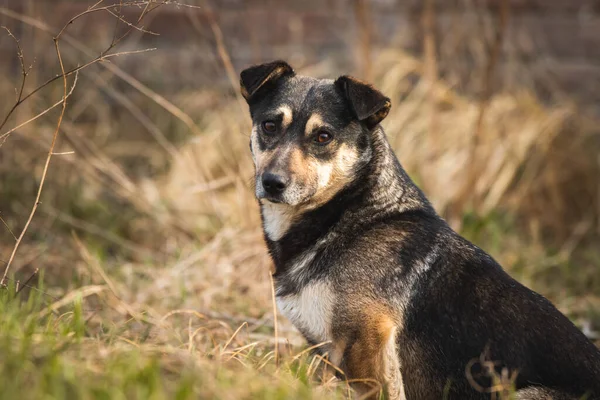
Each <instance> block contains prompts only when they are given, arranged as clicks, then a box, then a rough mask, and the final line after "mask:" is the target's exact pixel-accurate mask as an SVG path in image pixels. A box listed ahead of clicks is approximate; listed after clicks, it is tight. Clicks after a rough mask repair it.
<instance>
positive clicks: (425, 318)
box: [398, 219, 600, 399]
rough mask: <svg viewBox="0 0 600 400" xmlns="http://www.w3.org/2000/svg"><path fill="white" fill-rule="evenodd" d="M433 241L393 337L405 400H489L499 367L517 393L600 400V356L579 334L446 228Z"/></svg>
mask: <svg viewBox="0 0 600 400" xmlns="http://www.w3.org/2000/svg"><path fill="white" fill-rule="evenodd" d="M424 221H430V220H428V219H424ZM425 223H427V222H425ZM434 224H435V223H434ZM424 230H425V232H427V233H428V232H430V231H431V229H424ZM427 233H426V234H427ZM438 235H439V236H438V237H439V239H438V240H437V241H436V242H434V244H432V251H433V253H435V255H433V256H431V257H430V258H431V263H430V265H429V266H428V270H427V271H426V272H425V273H424V274H423V275H422V277H421V278H420V279H419V280H417V282H416V283H415V286H414V287H413V291H412V293H413V294H412V297H411V300H410V302H409V303H408V306H407V309H406V311H405V314H404V322H403V326H404V329H403V331H402V335H400V336H399V338H398V350H399V353H400V354H402V356H401V357H402V359H403V365H405V366H406V368H405V369H403V378H404V382H405V385H406V388H407V396H408V398H441V396H442V394H443V390H446V391H447V392H446V393H447V394H448V395H449V397H447V398H461V399H464V398H489V394H488V393H487V392H489V391H490V390H491V389H492V388H493V387H494V386H495V385H498V382H494V381H493V380H492V377H493V376H495V377H496V378H501V377H502V370H503V369H506V371H507V372H508V375H507V377H508V378H509V379H507V381H509V380H514V384H515V387H516V388H517V389H518V388H526V387H529V386H531V385H539V386H542V387H547V388H555V389H560V390H561V392H562V393H563V396H564V398H569V397H568V396H569V395H572V396H582V395H584V394H585V393H586V392H587V391H593V396H594V397H592V398H599V397H600V352H599V351H598V349H597V348H596V347H595V346H594V345H593V344H592V343H591V342H590V341H589V340H588V339H587V338H586V337H585V336H584V335H583V333H582V332H581V331H579V329H577V328H576V327H575V326H574V325H573V324H572V323H571V321H570V320H569V319H567V318H566V317H565V316H564V315H562V314H561V313H560V312H558V311H557V310H556V308H555V307H554V306H553V305H552V304H551V303H550V302H549V301H548V300H547V299H545V298H544V297H542V296H540V295H539V294H537V293H535V292H533V291H531V290H529V289H528V288H526V287H524V286H523V285H521V284H520V283H518V282H516V281H515V280H514V279H512V278H511V277H509V276H508V275H507V274H506V273H505V272H504V271H503V270H502V268H501V267H500V266H499V265H498V264H497V263H496V262H495V261H494V260H493V259H492V258H491V257H489V256H488V255H487V254H486V253H484V252H483V251H482V250H480V249H478V248H476V247H475V246H473V245H472V244H470V243H468V242H466V241H465V240H464V239H462V238H461V237H459V236H457V235H456V234H455V233H454V232H452V231H451V230H450V229H449V228H448V227H447V226H445V224H443V223H442V227H441V228H440V233H439V234H438ZM415 236H417V237H418V236H419V234H416V235H415ZM422 239H425V238H421V240H422ZM415 240H417V238H415ZM402 251H410V249H409V248H403V249H402ZM428 254H432V253H431V252H430V253H428ZM424 360H427V362H423V361H424ZM492 365H493V368H492V369H491V370H490V369H489V368H490V367H491V366H492ZM511 374H515V375H516V376H515V375H512V376H511ZM510 378H513V379H510ZM428 382H429V383H428ZM413 383H414V385H413ZM506 383H510V382H506ZM496 387H498V386H496ZM507 387H508V385H507ZM413 388H414V390H411V389H413ZM442 388H443V390H442ZM473 388H475V389H479V391H477V390H473ZM523 393H525V392H523ZM534 398H539V397H534ZM552 398H555V399H556V398H557V397H556V395H554V396H553V397H552Z"/></svg>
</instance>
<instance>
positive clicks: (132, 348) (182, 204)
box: [0, 2, 600, 399]
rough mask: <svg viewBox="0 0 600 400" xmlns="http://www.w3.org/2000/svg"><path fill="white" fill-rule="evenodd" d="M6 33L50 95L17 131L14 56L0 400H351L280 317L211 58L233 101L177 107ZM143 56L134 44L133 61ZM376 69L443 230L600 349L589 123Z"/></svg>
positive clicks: (413, 69) (112, 69)
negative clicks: (486, 256) (474, 248)
mask: <svg viewBox="0 0 600 400" xmlns="http://www.w3.org/2000/svg"><path fill="white" fill-rule="evenodd" d="M141 3H144V4H146V2H141ZM151 3H152V2H151ZM154 3H155V2H154ZM90 5H91V4H90ZM101 6H102V4H100V5H99V6H98V7H101ZM138 6H139V5H138ZM151 6H154V5H153V4H151ZM138 8H139V9H140V10H139V12H143V10H144V8H143V7H138ZM0 14H2V15H3V16H4V17H6V18H7V20H10V21H12V22H13V25H12V26H13V27H14V26H15V25H14V24H17V26H24V27H26V29H23V30H22V31H21V32H24V35H26V36H27V37H19V38H18V39H19V40H21V42H20V45H21V48H22V49H23V54H24V57H25V62H24V65H25V70H27V68H28V66H29V65H31V63H32V62H33V59H34V58H36V60H37V61H36V63H35V64H34V66H33V68H32V70H31V71H30V72H29V73H28V75H27V79H26V81H25V84H24V85H23V87H24V93H25V94H28V93H31V92H32V91H34V90H35V89H36V88H37V87H39V86H40V85H43V83H44V82H45V81H46V79H48V78H52V77H53V76H55V75H54V74H56V73H59V75H58V76H59V78H58V79H57V80H56V81H54V82H52V83H50V84H49V85H46V86H44V87H43V89H42V90H40V91H39V92H36V93H35V95H34V96H32V97H29V98H27V100H26V101H23V102H18V103H17V104H18V107H16V108H15V109H14V112H12V111H11V110H12V107H13V97H12V96H13V94H14V88H15V87H16V88H17V96H18V92H19V88H20V87H21V86H20V85H21V77H20V75H19V72H18V71H19V70H20V67H19V64H18V58H17V51H16V50H15V59H14V60H13V61H14V62H13V61H11V62H10V63H9V62H8V61H6V62H4V61H2V62H0V72H1V73H2V75H1V76H2V79H0V92H1V93H4V94H5V96H6V97H5V98H6V99H8V100H7V101H5V102H2V103H1V104H0V116H4V115H8V116H9V117H8V118H7V120H6V121H5V123H4V124H2V125H0V217H1V218H2V220H1V222H2V224H1V225H0V264H4V266H5V268H7V266H10V268H9V269H8V275H7V279H6V280H5V286H4V287H2V288H0V399H17V398H18V399H121V398H122V399H167V398H168V399H188V398H190V399H191V398H206V399H210V398H215V399H244V398H261V399H263V398H264V399H308V398H348V397H349V395H350V392H349V389H348V387H347V386H346V385H345V384H344V383H340V382H322V381H320V379H319V369H320V367H321V366H322V364H323V361H322V360H321V359H319V358H318V357H313V356H312V355H310V353H309V351H307V350H308V349H307V347H306V344H305V343H304V341H303V340H302V338H301V337H300V335H299V334H298V332H297V331H295V330H294V329H293V327H292V326H291V325H290V323H289V322H288V321H286V320H285V319H284V318H283V317H281V316H277V314H276V313H274V309H273V299H272V291H271V290H272V287H271V281H270V267H271V262H270V259H269V258H268V255H267V253H266V248H265V246H264V243H263V239H262V232H261V227H260V220H259V215H258V207H257V205H256V203H255V200H254V198H253V194H252V189H251V181H252V177H253V167H252V161H251V158H250V154H249V149H248V140H249V131H250V129H249V118H248V116H247V109H246V107H245V104H244V103H243V102H242V101H241V99H240V97H239V95H238V94H237V92H236V91H237V87H236V85H237V82H236V79H237V78H236V74H237V73H238V72H239V71H235V70H234V69H233V67H232V66H231V62H230V60H229V58H228V54H227V49H226V48H225V47H224V46H223V43H221V42H219V36H218V35H216V36H215V41H216V42H215V43H216V44H215V46H216V49H217V52H218V53H219V54H220V58H219V60H220V61H219V65H218V66H217V67H218V68H219V69H220V70H222V74H223V76H229V78H230V80H232V81H233V82H232V84H231V85H230V86H227V85H226V86H225V87H207V88H203V89H201V90H197V89H188V90H186V89H183V90H177V91H176V92H170V91H169V90H168V89H164V88H163V86H162V85H161V76H156V78H155V81H145V82H140V81H139V80H137V79H136V76H135V74H133V72H131V71H128V70H127V65H128V64H126V63H125V62H121V59H124V58H126V57H137V58H141V59H142V60H144V62H147V63H148V65H149V68H155V67H153V66H152V65H155V64H156V65H166V64H167V62H166V61H165V60H168V55H165V54H163V53H161V50H160V49H158V51H157V52H150V53H140V54H129V55H123V56H119V57H115V58H113V59H111V62H107V61H106V60H97V57H98V56H99V54H110V53H111V52H112V53H116V52H120V51H125V50H122V49H121V47H120V46H121V45H122V44H121V43H120V44H119V45H117V46H114V47H111V49H110V51H109V52H108V53H101V52H98V50H97V49H96V47H97V46H96V47H94V46H91V45H89V44H87V43H86V42H85V41H83V39H81V38H80V37H79V36H78V35H77V34H74V33H71V31H70V29H76V28H71V27H68V29H67V30H65V31H64V34H62V36H60V38H59V40H57V42H58V43H59V46H60V49H61V50H60V51H61V55H62V58H63V63H64V68H65V71H69V69H71V68H75V67H77V65H80V66H81V65H85V64H86V62H90V61H93V60H97V61H98V62H94V63H93V64H91V65H89V66H88V67H85V68H84V69H82V70H81V71H80V72H79V74H77V78H75V77H76V74H74V73H73V74H70V75H68V76H65V77H64V79H63V78H62V76H61V75H60V71H61V69H60V64H59V62H58V59H57V54H56V52H55V48H54V42H53V41H52V37H56V35H57V34H58V32H60V26H53V25H51V24H50V23H49V22H46V21H44V20H43V19H40V18H37V17H32V16H28V15H24V14H18V13H12V14H11V11H10V10H7V9H0ZM85 17H86V18H94V17H95V16H94V15H93V14H90V15H86V16H85ZM82 19H83V18H82ZM78 23H80V24H81V23H83V22H82V21H79V20H76V21H75V24H74V25H77V24H78ZM144 34H147V33H145V32H143V31H140V30H135V29H133V30H132V32H131V34H130V36H131V38H129V37H128V38H127V40H128V41H126V42H123V43H127V46H126V49H127V51H131V49H132V48H135V49H137V48H139V47H135V44H136V43H137V42H136V40H138V39H139V37H138V36H139V35H144ZM109 39H110V38H109ZM2 40H3V41H4V40H6V42H5V43H13V44H14V41H12V39H11V38H10V36H8V35H6V36H5V37H3V38H2ZM131 41H132V42H131ZM109 42H110V40H109ZM15 49H16V47H15ZM36 51H37V52H36ZM161 57H162V58H161ZM372 57H373V62H372V76H373V79H374V81H375V83H376V85H377V87H379V88H380V89H381V90H382V91H383V92H384V93H386V94H388V95H389V96H390V97H391V98H392V104H393V107H392V111H391V113H390V115H389V117H388V118H387V119H386V120H385V121H384V123H383V126H384V129H385V130H386V132H387V134H388V137H389V140H390V142H391V143H392V145H393V147H394V149H395V150H396V152H397V154H398V156H399V158H400V160H401V162H402V163H403V165H404V167H405V168H406V169H407V171H408V172H409V174H410V175H411V176H412V177H413V178H414V179H415V181H416V182H417V183H418V184H419V185H420V186H421V187H422V188H423V189H424V190H425V192H426V194H427V195H428V196H429V197H430V199H431V200H432V202H433V203H434V205H435V206H436V208H437V209H438V211H439V212H440V213H441V214H442V215H443V216H444V217H445V218H446V219H447V220H448V221H449V222H450V223H451V225H452V226H453V227H454V228H455V229H457V230H458V231H459V232H461V233H462V234H463V235H465V236H466V237H467V238H468V239H470V240H472V241H473V242H474V243H476V244H477V245H479V246H480V247H482V248H483V249H485V250H486V251H488V252H490V253H491V254H492V255H493V256H494V257H495V258H496V259H497V260H498V261H499V262H501V264H502V265H503V266H504V267H505V268H506V269H507V270H508V271H509V272H510V273H511V275H513V276H514V277H515V278H517V279H518V280H520V281H521V282H523V283H524V284H526V285H528V286H529V287H531V288H533V289H534V290H536V291H538V292H540V293H541V294H543V295H545V296H546V297H548V298H549V299H550V300H552V301H553V302H554V304H556V305H557V307H558V308H559V309H560V310H561V311H562V312H564V313H566V314H567V315H568V316H569V317H570V318H572V320H573V321H574V322H575V323H576V324H577V325H578V326H579V327H581V328H582V329H583V330H584V331H585V332H586V334H588V335H589V336H590V337H592V338H594V339H595V340H598V339H600V337H599V335H598V334H597V333H596V331H597V330H599V329H600V270H599V266H600V246H598V238H599V233H600V222H599V221H600V186H599V185H600V181H599V179H598V177H599V176H600V173H599V169H600V164H599V162H598V154H600V152H599V150H600V131H599V129H598V126H600V124H599V123H598V122H599V121H597V119H594V117H593V116H591V115H590V114H589V113H587V112H586V110H585V107H584V106H585V105H583V106H582V105H581V104H579V103H578V102H577V99H576V98H569V97H562V98H561V100H560V101H553V102H548V101H542V99H540V97H539V94H538V93H536V92H535V91H534V90H533V88H530V87H521V88H519V90H518V91H514V92H506V91H502V90H499V91H494V92H493V93H491V94H490V96H488V97H486V96H483V97H482V96H481V95H477V94H474V93H470V92H469V91H465V90H458V89H456V88H454V87H453V86H452V85H451V84H450V83H449V82H448V81H446V80H445V79H443V78H439V79H435V80H434V81H432V80H431V79H428V76H429V75H430V72H431V68H430V65H429V62H430V61H431V60H429V61H428V60H427V57H424V58H423V59H421V58H420V57H416V56H414V55H410V54H407V53H406V52H403V51H402V50H400V49H398V48H385V49H379V50H378V51H374V52H373V54H372ZM482 60H483V61H482V64H481V65H476V66H475V67H476V68H477V70H478V71H480V70H482V71H483V70H485V69H486V65H487V61H486V58H485V57H483V58H482ZM15 66H16V67H15ZM156 68H158V67H156ZM298 70H299V72H300V73H306V74H313V75H316V76H335V75H339V74H341V73H347V72H348V71H340V70H338V69H334V68H332V67H331V65H330V64H327V63H319V64H306V65H299V66H298ZM476 76H477V77H480V78H481V79H482V81H483V82H484V83H485V78H486V76H485V74H476ZM429 77H430V76H429ZM181 79H182V80H183V81H185V80H186V79H188V80H190V81H191V80H193V76H185V77H181ZM484 83H482V84H484ZM73 85H75V87H74V90H73V92H72V95H70V97H69V98H68V102H67V107H66V108H65V112H64V117H63V118H62V121H61V122H60V128H59V129H58V130H57V125H59V122H58V121H59V119H60V118H61V115H62V112H61V111H62V110H61V109H62V103H61V101H60V99H61V98H62V96H63V95H64V92H65V90H67V91H69V90H70V88H71V87H73ZM183 86H185V85H183ZM65 87H66V89H65ZM163 89H164V90H163ZM54 104H57V106H56V107H54V108H52V109H51V110H49V111H48V112H47V113H45V114H43V115H41V116H40V117H39V118H37V119H35V120H34V121H32V122H29V123H27V124H25V125H23V126H22V127H20V128H19V129H17V130H15V131H14V132H11V130H12V129H13V128H14V127H17V126H20V125H21V124H22V123H23V122H25V121H28V120H29V119H31V118H32V117H35V116H37V115H38V114H40V113H42V112H44V110H47V109H48V108H49V107H51V106H52V105H54ZM7 132H8V134H7ZM56 132H58V134H56ZM55 135H56V137H57V141H56V144H55V147H54V149H53V155H52V157H51V162H50V164H49V168H48V170H47V172H45V171H44V165H45V162H46V160H47V156H48V151H49V149H50V146H51V144H52V142H53V137H54V136H55ZM41 183H43V184H44V186H43V188H42V191H41V197H40V199H39V200H40V203H39V204H38V205H37V208H36V210H35V213H34V214H33V218H32V220H31V224H29V225H28V226H27V229H26V231H25V233H24V234H23V238H22V240H19V237H20V235H21V234H22V232H23V230H24V228H25V227H26V224H27V221H28V218H29V216H30V215H31V211H32V207H33V206H34V204H35V203H36V201H37V200H36V195H37V194H38V191H39V187H40V184H41ZM16 244H18V248H17V251H15V252H14V258H11V256H12V254H13V250H14V249H15V245H16ZM9 264H10V265H9ZM0 272H4V268H0ZM275 321H277V324H276V323H275ZM597 343H598V344H600V342H597Z"/></svg>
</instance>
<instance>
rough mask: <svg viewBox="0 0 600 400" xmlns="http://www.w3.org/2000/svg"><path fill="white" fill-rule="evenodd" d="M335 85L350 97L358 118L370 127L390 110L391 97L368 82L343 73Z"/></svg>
mask: <svg viewBox="0 0 600 400" xmlns="http://www.w3.org/2000/svg"><path fill="white" fill-rule="evenodd" d="M335 85H336V86H337V87H339V88H340V89H341V90H342V93H344V95H345V96H346V98H347V99H348V102H349V103H350V107H351V108H352V111H354V114H355V115H356V118H358V120H359V121H361V122H364V123H365V124H366V125H367V128H369V129H373V128H374V127H375V126H377V124H378V123H380V122H381V121H383V119H384V118H385V117H387V115H388V113H389V112H390V108H391V106H392V102H391V101H390V99H389V98H388V97H386V96H385V95H384V94H383V93H381V92H380V91H379V90H377V89H375V88H374V87H373V86H371V85H369V84H368V83H365V82H361V81H359V80H358V79H356V78H353V77H351V76H348V75H343V76H340V77H339V78H337V79H336V81H335Z"/></svg>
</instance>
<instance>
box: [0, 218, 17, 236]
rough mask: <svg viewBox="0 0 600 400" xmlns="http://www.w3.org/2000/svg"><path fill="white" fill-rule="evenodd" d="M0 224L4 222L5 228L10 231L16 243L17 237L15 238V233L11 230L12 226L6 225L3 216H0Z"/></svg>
mask: <svg viewBox="0 0 600 400" xmlns="http://www.w3.org/2000/svg"><path fill="white" fill-rule="evenodd" d="M0 222H2V223H3V224H4V226H5V227H6V229H8V231H9V232H10V234H11V235H12V237H13V238H14V239H15V241H16V240H17V237H16V236H15V234H14V233H13V231H12V230H11V229H10V226H8V224H7V223H6V221H5V220H4V219H3V218H2V217H1V216H0Z"/></svg>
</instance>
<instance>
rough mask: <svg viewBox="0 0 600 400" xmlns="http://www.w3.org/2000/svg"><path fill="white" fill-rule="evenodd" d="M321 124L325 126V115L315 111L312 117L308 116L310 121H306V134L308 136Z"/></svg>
mask: <svg viewBox="0 0 600 400" xmlns="http://www.w3.org/2000/svg"><path fill="white" fill-rule="evenodd" d="M320 126H323V117H322V116H321V114H319V113H313V114H311V116H310V118H308V121H306V126H305V127H304V134H305V135H306V136H308V135H310V134H311V133H312V132H313V131H314V130H315V129H316V128H318V127H320Z"/></svg>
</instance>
